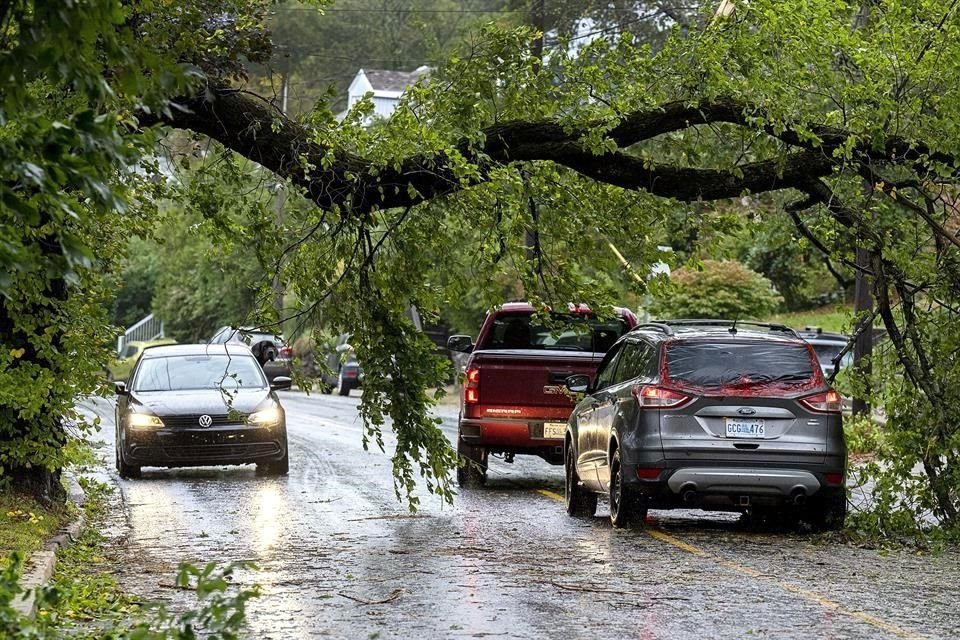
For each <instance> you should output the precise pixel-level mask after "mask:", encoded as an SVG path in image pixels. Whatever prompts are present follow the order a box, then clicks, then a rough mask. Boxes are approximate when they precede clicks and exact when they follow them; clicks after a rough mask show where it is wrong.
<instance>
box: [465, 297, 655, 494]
mask: <svg viewBox="0 0 960 640" xmlns="http://www.w3.org/2000/svg"><path fill="white" fill-rule="evenodd" d="M534 311H535V310H534V308H533V307H532V306H531V305H530V304H528V303H526V302H510V303H507V304H504V305H503V306H502V307H500V308H498V309H496V310H495V311H493V312H491V313H489V314H487V318H486V320H485V321H484V323H483V326H482V327H481V328H480V335H479V336H478V337H477V342H476V344H474V343H473V341H472V340H471V339H470V336H451V337H450V339H449V340H448V342H447V347H448V348H449V349H450V350H452V351H459V352H463V353H469V354H470V357H469V359H468V360H467V364H466V368H465V377H464V382H463V389H462V391H461V394H460V423H459V430H458V431H459V433H458V437H457V452H458V453H459V454H460V455H461V456H463V457H464V458H466V460H467V463H466V465H464V466H462V467H460V468H459V469H458V470H457V480H458V482H459V483H460V485H461V486H467V485H471V486H474V485H480V484H483V483H484V482H485V481H486V477H487V459H488V456H489V455H490V454H491V453H495V454H503V455H504V459H505V460H506V461H507V462H513V457H514V455H516V454H518V453H519V454H530V455H536V456H540V457H541V458H543V459H544V460H546V461H547V462H549V463H551V464H563V436H564V432H565V431H566V427H567V418H569V417H570V412H571V411H572V410H573V406H574V402H573V400H572V399H571V398H570V396H569V395H567V393H566V388H565V386H564V382H565V381H566V379H567V378H568V377H569V376H572V375H574V374H577V373H585V374H588V375H589V376H590V377H591V378H592V377H593V375H594V374H595V373H596V371H597V366H598V365H599V364H600V360H601V359H602V358H603V355H604V354H605V353H606V352H607V350H608V349H609V348H610V347H611V346H612V345H613V343H614V342H616V341H617V339H618V338H619V337H620V336H621V335H623V334H624V333H626V332H627V331H629V330H630V329H632V328H633V327H635V326H636V324H637V319H636V316H634V315H633V313H632V312H630V311H629V310H628V309H622V308H616V309H615V315H614V317H612V318H606V319H600V318H597V316H596V314H594V313H593V312H592V311H591V310H590V309H589V308H588V307H586V306H585V305H579V306H577V305H570V307H569V309H568V310H567V311H566V312H564V313H559V312H555V311H548V317H549V318H550V320H549V321H547V322H544V323H541V322H540V321H538V319H537V318H534Z"/></svg>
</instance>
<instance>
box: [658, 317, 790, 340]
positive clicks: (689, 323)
mask: <svg viewBox="0 0 960 640" xmlns="http://www.w3.org/2000/svg"><path fill="white" fill-rule="evenodd" d="M739 325H746V326H748V327H750V328H762V329H767V330H769V331H778V332H781V333H786V334H789V335H790V336H791V337H793V338H798V339H800V334H799V333H797V332H796V331H795V330H793V329H791V328H790V327H788V326H786V325H784V324H776V323H772V322H755V321H752V320H709V319H700V318H690V319H686V318H680V319H677V320H658V321H657V322H646V323H644V324H642V325H640V326H641V327H648V328H650V329H655V330H658V331H663V332H664V333H665V334H666V335H668V336H669V335H673V333H674V332H673V327H728V328H729V331H730V333H736V332H737V327H738V326H739Z"/></svg>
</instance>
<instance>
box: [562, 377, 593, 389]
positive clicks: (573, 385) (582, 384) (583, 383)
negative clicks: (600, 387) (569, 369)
mask: <svg viewBox="0 0 960 640" xmlns="http://www.w3.org/2000/svg"><path fill="white" fill-rule="evenodd" d="M565 384H566V385H567V389H569V390H570V391H571V392H572V393H586V392H587V390H588V389H589V388H590V376H588V375H587V374H585V373H577V374H575V375H572V376H570V377H568V378H567V379H566V381H565Z"/></svg>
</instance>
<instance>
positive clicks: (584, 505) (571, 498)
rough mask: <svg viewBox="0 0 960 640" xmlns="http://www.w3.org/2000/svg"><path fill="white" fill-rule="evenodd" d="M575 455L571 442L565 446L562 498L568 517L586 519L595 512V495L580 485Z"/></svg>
mask: <svg viewBox="0 0 960 640" xmlns="http://www.w3.org/2000/svg"><path fill="white" fill-rule="evenodd" d="M576 455H577V454H576V452H575V451H574V450H573V443H572V442H571V443H570V444H568V445H567V449H566V455H564V470H565V471H566V473H565V476H566V482H565V488H566V491H565V492H564V497H565V502H566V505H567V513H568V514H569V515H571V516H579V517H585V518H586V517H590V516H592V515H593V514H594V513H596V511H597V494H595V493H594V492H592V491H590V490H589V489H587V488H586V487H585V486H583V485H582V484H580V475H579V474H578V473H577V458H576Z"/></svg>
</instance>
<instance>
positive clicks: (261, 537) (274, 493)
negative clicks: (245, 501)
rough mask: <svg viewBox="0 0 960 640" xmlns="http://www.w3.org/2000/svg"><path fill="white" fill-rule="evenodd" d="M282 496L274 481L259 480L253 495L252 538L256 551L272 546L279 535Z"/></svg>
mask: <svg viewBox="0 0 960 640" xmlns="http://www.w3.org/2000/svg"><path fill="white" fill-rule="evenodd" d="M282 502H283V498H282V496H281V495H280V490H279V487H277V485H276V484H274V483H269V482H260V483H259V486H258V487H257V491H256V494H254V496H253V509H254V518H253V527H254V532H253V540H254V543H255V544H256V547H257V550H258V551H266V550H267V549H271V548H273V547H274V546H275V545H276V543H277V539H278V538H279V537H280V520H281V518H280V517H279V516H280V511H281V505H282Z"/></svg>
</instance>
